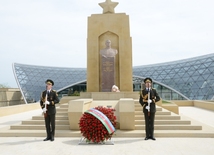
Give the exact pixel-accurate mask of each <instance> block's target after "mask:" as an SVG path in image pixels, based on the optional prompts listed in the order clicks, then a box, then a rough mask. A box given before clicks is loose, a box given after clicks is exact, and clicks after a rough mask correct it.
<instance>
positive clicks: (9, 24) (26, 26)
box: [0, 0, 214, 88]
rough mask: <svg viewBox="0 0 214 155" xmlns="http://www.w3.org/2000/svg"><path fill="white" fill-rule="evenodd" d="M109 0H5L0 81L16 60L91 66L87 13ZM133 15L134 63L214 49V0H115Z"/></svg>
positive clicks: (10, 80) (0, 12)
mask: <svg viewBox="0 0 214 155" xmlns="http://www.w3.org/2000/svg"><path fill="white" fill-rule="evenodd" d="M104 1H105V0H1V1H0V54H1V55H0V56H1V62H0V84H4V85H8V86H10V87H14V88H17V87H18V86H17V84H16V81H15V78H14V75H13V71H12V63H22V64H29V65H41V66H59V67H81V68H86V64H87V63H86V57H87V51H86V39H87V17H89V16H91V14H102V8H101V7H100V6H99V5H98V3H101V2H104ZM113 2H119V4H118V6H117V7H116V8H115V13H126V14H127V15H129V20H130V33H131V34H130V35H131V37H132V52H133V66H139V65H147V64H156V63H161V62H169V61H174V60H181V59H186V58H191V57H195V56H201V55H205V54H210V53H213V52H214V42H213V41H214V9H213V6H214V1H213V0H113Z"/></svg>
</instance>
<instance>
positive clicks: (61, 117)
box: [32, 115, 68, 120]
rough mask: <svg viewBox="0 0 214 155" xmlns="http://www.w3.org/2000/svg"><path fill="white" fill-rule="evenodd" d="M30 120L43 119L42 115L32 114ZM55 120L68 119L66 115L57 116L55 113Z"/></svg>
mask: <svg viewBox="0 0 214 155" xmlns="http://www.w3.org/2000/svg"><path fill="white" fill-rule="evenodd" d="M32 120H44V116H42V115H41V116H33V117H32ZM56 120H68V116H58V115H56Z"/></svg>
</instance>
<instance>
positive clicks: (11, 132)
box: [0, 130, 81, 141]
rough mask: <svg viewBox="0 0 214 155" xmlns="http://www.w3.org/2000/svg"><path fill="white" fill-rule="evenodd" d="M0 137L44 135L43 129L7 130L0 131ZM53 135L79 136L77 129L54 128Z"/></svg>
mask: <svg viewBox="0 0 214 155" xmlns="http://www.w3.org/2000/svg"><path fill="white" fill-rule="evenodd" d="M0 137H41V141H42V140H43V139H44V138H45V137H46V131H45V130H8V131H0ZM55 137H81V133H80V131H79V130H77V131H73V130H55Z"/></svg>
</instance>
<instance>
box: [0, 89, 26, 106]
mask: <svg viewBox="0 0 214 155" xmlns="http://www.w3.org/2000/svg"><path fill="white" fill-rule="evenodd" d="M20 104H24V100H23V97H22V94H21V92H20V90H19V89H18V88H0V107H4V106H11V105H20Z"/></svg>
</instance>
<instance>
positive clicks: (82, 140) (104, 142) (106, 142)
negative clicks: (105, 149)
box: [78, 137, 114, 145]
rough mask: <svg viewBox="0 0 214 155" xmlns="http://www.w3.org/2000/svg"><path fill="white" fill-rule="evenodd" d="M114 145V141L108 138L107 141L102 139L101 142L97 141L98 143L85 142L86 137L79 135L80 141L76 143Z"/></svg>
mask: <svg viewBox="0 0 214 155" xmlns="http://www.w3.org/2000/svg"><path fill="white" fill-rule="evenodd" d="M89 144H90V145H91V144H92V145H114V141H113V140H112V138H111V139H108V140H107V141H103V142H99V143H96V142H87V140H86V138H85V137H81V138H80V141H79V143H78V145H89Z"/></svg>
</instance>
